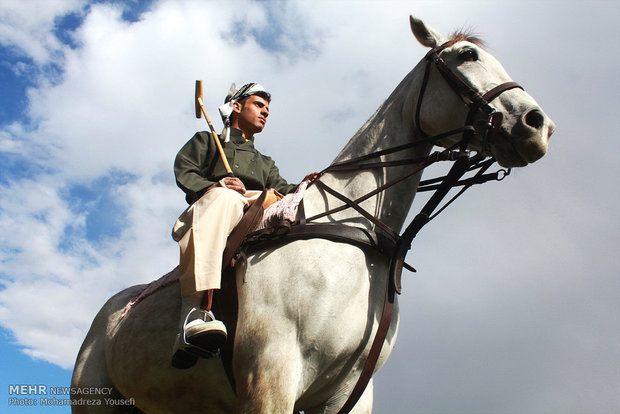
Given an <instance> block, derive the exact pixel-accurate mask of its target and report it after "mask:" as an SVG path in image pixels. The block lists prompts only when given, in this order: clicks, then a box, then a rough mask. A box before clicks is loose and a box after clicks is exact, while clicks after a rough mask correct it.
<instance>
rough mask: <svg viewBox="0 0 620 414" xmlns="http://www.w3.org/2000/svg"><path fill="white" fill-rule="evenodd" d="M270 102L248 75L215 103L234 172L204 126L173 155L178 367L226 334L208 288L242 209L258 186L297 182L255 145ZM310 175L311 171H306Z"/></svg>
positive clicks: (282, 187)
mask: <svg viewBox="0 0 620 414" xmlns="http://www.w3.org/2000/svg"><path fill="white" fill-rule="evenodd" d="M270 102H271V95H270V94H269V93H268V92H267V91H265V89H264V88H263V87H262V86H261V85H260V84H257V83H248V84H246V85H244V86H242V87H241V88H240V89H239V90H236V88H235V87H234V84H233V87H232V88H231V91H230V92H229V94H228V96H227V97H226V99H225V103H224V105H223V106H222V107H220V113H221V114H222V119H223V120H224V124H225V126H226V129H225V132H224V134H223V135H224V137H225V139H224V141H225V142H223V143H222V144H221V146H222V148H223V152H224V154H225V157H226V160H227V162H228V164H229V165H230V166H231V170H232V174H231V173H230V172H228V171H227V170H226V165H225V163H224V161H223V159H222V158H221V157H220V155H219V153H218V148H217V145H216V144H217V143H216V142H215V139H218V138H217V137H214V136H213V134H210V133H209V132H205V131H203V132H198V133H196V134H195V135H194V136H193V137H192V138H191V139H190V140H189V141H188V142H187V143H186V144H185V145H184V146H183V148H181V150H180V151H179V152H178V154H177V156H176V159H175V162H174V173H175V176H176V182H177V185H178V186H179V187H180V188H181V189H182V190H183V191H184V192H185V194H186V197H185V199H186V200H187V202H188V203H189V204H190V207H188V208H187V209H186V210H185V211H184V212H183V214H182V215H181V216H180V217H179V219H178V220H177V222H176V224H175V226H174V229H173V232H172V236H173V238H174V239H175V240H176V241H177V242H178V243H179V246H180V250H181V260H180V273H181V276H180V282H181V297H182V304H181V321H180V333H179V335H178V337H177V341H176V343H175V347H174V350H173V365H174V366H176V367H179V368H181V367H183V368H185V367H187V364H183V363H182V361H191V360H192V359H194V360H195V356H192V355H198V356H203V357H204V356H209V355H212V354H213V353H214V352H216V351H217V350H218V349H219V348H220V347H222V346H223V345H224V343H225V342H226V337H227V332H226V326H225V325H224V323H223V322H221V321H220V320H217V319H216V318H215V316H214V315H213V313H212V312H211V310H210V307H211V298H212V295H213V290H214V289H219V288H220V283H221V272H222V253H223V251H224V248H225V246H226V240H227V238H228V236H229V235H230V233H231V231H232V230H233V228H234V227H235V226H236V225H237V224H238V223H239V221H240V220H241V218H242V217H243V213H244V211H245V210H246V209H247V208H248V207H249V205H250V204H251V203H252V202H253V201H255V200H256V198H257V197H258V194H259V193H260V191H262V190H265V189H274V190H276V192H277V193H281V194H287V193H289V192H291V191H292V190H294V189H295V188H296V187H297V186H296V185H295V184H289V183H288V182H287V181H286V180H285V179H284V178H282V177H281V176H280V173H279V170H278V167H277V166H276V165H275V163H274V161H273V160H272V159H271V158H270V157H268V156H265V155H263V154H261V153H260V152H259V151H258V150H257V149H256V148H255V146H254V135H255V134H258V133H260V132H262V130H263V129H264V128H265V124H266V122H267V117H268V116H269V104H270ZM222 157H223V156H222ZM233 174H234V175H233ZM316 176H317V173H312V174H309V175H308V176H306V179H314V178H316ZM248 190H259V191H248ZM205 295H206V298H207V300H206V301H204V300H203V299H205ZM204 302H206V303H204Z"/></svg>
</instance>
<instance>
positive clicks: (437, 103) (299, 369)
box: [72, 17, 555, 414]
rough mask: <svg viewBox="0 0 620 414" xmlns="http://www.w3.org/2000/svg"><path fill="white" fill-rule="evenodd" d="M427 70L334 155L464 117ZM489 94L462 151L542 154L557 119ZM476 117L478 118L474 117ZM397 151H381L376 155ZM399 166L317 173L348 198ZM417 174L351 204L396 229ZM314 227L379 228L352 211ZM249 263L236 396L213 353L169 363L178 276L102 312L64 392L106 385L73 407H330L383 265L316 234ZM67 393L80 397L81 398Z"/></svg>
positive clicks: (318, 193)
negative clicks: (479, 128)
mask: <svg viewBox="0 0 620 414" xmlns="http://www.w3.org/2000/svg"><path fill="white" fill-rule="evenodd" d="M411 28H412V31H413V33H414V35H415V37H416V38H417V39H418V41H419V42H420V43H421V44H422V45H424V46H426V47H429V48H437V49H436V51H437V53H438V56H440V57H441V58H442V59H443V61H444V62H445V65H446V67H448V68H449V70H450V71H451V72H453V73H454V74H456V75H457V76H458V77H459V78H461V79H463V81H464V83H465V84H466V85H468V86H469V87H471V88H473V89H475V90H476V91H479V92H480V93H481V94H483V93H485V92H487V91H489V90H491V89H493V88H494V87H496V86H497V85H500V84H504V83H506V82H510V80H511V79H510V77H509V76H508V74H507V73H506V71H505V70H504V69H503V68H502V66H501V64H500V63H499V62H498V61H497V60H496V59H495V58H494V57H492V56H491V55H490V54H489V53H487V52H486V51H485V50H484V49H483V48H482V47H481V46H480V42H478V41H476V40H475V39H473V38H471V37H469V38H468V37H466V36H457V37H455V38H454V39H452V41H451V42H448V41H449V40H451V39H448V38H445V37H443V36H441V35H440V34H439V33H437V32H436V31H435V30H433V29H432V28H431V27H429V26H427V25H426V24H425V23H424V22H422V21H421V20H419V19H416V18H414V17H411ZM446 42H448V43H446ZM440 45H442V46H443V47H441V48H439V46H440ZM425 65H426V63H425V62H424V61H422V62H421V63H419V64H418V65H417V66H416V67H415V68H414V69H413V70H412V71H411V72H410V73H409V74H408V75H407V76H406V77H405V79H404V80H403V81H402V82H401V83H400V84H399V85H398V86H397V88H396V89H395V90H394V92H393V93H392V94H391V95H390V96H389V98H388V99H387V100H386V101H385V103H384V104H383V105H381V107H380V108H379V109H378V110H377V112H376V113H375V114H374V115H373V116H372V117H371V118H370V119H369V120H368V121H367V122H366V124H364V126H363V127H362V128H361V129H360V130H359V131H358V132H357V133H356V134H355V136H354V137H353V138H352V139H351V140H350V142H349V143H348V145H347V146H346V147H345V148H344V149H343V150H342V152H341V153H340V154H339V155H338V157H337V158H336V160H335V162H341V161H344V160H349V159H353V158H356V157H359V156H362V155H364V154H372V153H377V152H378V151H382V150H386V149H389V148H394V147H398V146H401V145H404V144H407V143H410V142H413V141H416V140H420V139H422V134H423V133H422V132H421V131H424V133H425V134H427V135H436V134H440V133H442V132H445V131H447V130H451V129H455V128H459V127H462V126H463V125H465V119H466V117H467V113H468V107H467V106H466V105H465V104H464V103H463V100H462V99H461V97H459V95H457V94H456V93H455V92H454V90H453V89H452V88H451V87H450V86H449V84H448V82H447V81H446V79H444V77H443V76H441V74H440V72H439V71H438V69H437V67H435V66H432V65H431V67H430V69H429V71H428V75H427V76H426V81H425V82H424V83H425V86H424V87H423V80H424V78H425V75H424V73H425V67H426V66H425ZM421 88H424V89H425V92H424V93H423V94H421V93H420V89H421ZM491 99H492V101H491V102H490V103H491V106H492V107H493V108H494V109H495V111H496V113H500V114H502V115H503V122H502V123H501V125H499V124H497V125H496V127H497V128H496V131H495V133H494V135H493V137H492V138H488V139H484V142H483V139H482V138H481V137H480V136H478V135H476V136H474V137H473V138H471V140H470V142H469V147H468V149H469V150H474V151H479V152H481V153H486V154H487V155H491V156H493V157H495V159H496V160H497V161H498V162H499V164H500V165H502V166H504V167H515V166H524V165H527V164H528V163H531V162H534V161H536V160H537V159H539V158H540V157H542V156H543V155H544V154H545V152H546V151H547V144H548V139H549V136H550V135H551V134H552V133H553V130H554V129H555V126H554V124H553V122H552V121H551V120H550V119H549V118H548V117H547V116H546V115H545V114H544V112H543V111H542V110H541V109H540V107H539V106H538V105H537V103H536V102H535V101H534V99H533V98H532V97H530V96H529V95H528V94H527V93H525V92H524V91H523V90H521V89H517V88H511V89H509V90H506V91H503V92H502V93H501V95H499V96H496V97H494V98H493V97H492V98H491ZM420 100H421V102H418V101H420ZM416 113H417V115H416ZM482 117H483V114H482V113H476V116H475V117H474V121H477V120H478V119H479V118H482ZM455 142H456V138H455V137H447V138H445V139H443V140H441V141H440V142H439V143H440V145H441V146H444V147H447V146H450V145H452V144H454V143H455ZM432 146H433V145H432V143H427V144H425V145H421V146H417V147H411V148H408V149H406V150H404V151H402V152H401V153H400V154H398V157H402V156H403V155H404V156H407V157H411V158H415V157H420V156H426V155H428V154H429V153H430V152H431V149H432ZM398 157H397V155H396V154H393V153H390V154H385V155H383V156H382V157H381V159H382V161H389V160H393V159H396V158H398ZM409 168H410V167H409V166H403V165H401V166H395V167H389V168H388V167H381V168H376V169H368V170H364V171H363V172H360V171H340V172H327V173H326V174H325V175H324V176H323V177H322V178H321V181H322V182H323V183H325V184H326V185H328V186H329V187H331V188H333V189H335V190H337V191H338V192H339V193H341V194H342V195H344V196H346V197H348V198H349V199H352V200H355V199H358V198H360V197H363V196H364V195H365V194H368V193H369V192H371V191H372V190H373V189H376V188H377V187H379V186H381V185H383V184H384V183H387V182H390V181H391V180H393V179H394V178H395V177H399V176H401V175H402V174H404V173H405V172H406V171H408V170H409ZM420 175H421V173H416V174H413V175H411V176H410V177H409V178H407V179H406V180H403V181H402V182H400V183H398V184H396V185H394V186H391V187H389V188H387V189H386V190H385V191H383V192H380V193H378V194H376V195H374V196H372V197H369V198H367V199H366V200H364V201H363V202H362V203H361V206H362V207H363V208H364V209H365V210H366V211H367V212H369V213H371V214H372V215H373V216H375V217H377V218H378V219H380V220H381V221H382V222H383V223H385V224H386V225H388V226H389V227H391V228H392V229H395V230H397V231H399V230H400V229H401V227H403V224H404V222H405V219H406V216H407V213H408V211H409V208H410V206H411V204H412V202H413V198H414V195H415V192H416V188H417V186H418V184H419V180H420ZM304 205H305V212H306V216H307V217H311V216H313V215H317V214H320V213H321V212H325V211H329V210H330V209H332V208H334V207H337V206H340V205H342V201H340V200H338V199H337V198H336V197H334V196H333V195H332V194H330V193H328V192H326V191H325V188H324V187H320V186H316V185H314V186H311V187H310V188H309V189H308V190H307V192H306V195H305V198H304ZM317 221H323V222H339V223H346V224H349V225H354V226H358V227H359V226H361V227H365V228H368V229H371V230H374V229H375V225H374V224H373V223H371V222H370V221H369V220H367V219H366V218H364V217H363V216H362V215H361V214H360V213H359V212H358V211H356V210H354V209H351V208H349V209H345V210H342V211H338V212H333V213H331V214H328V215H327V216H325V217H322V218H321V219H319V220H317ZM246 263H247V271H246V273H245V275H243V274H241V273H240V272H239V273H238V274H237V280H236V283H237V288H238V298H239V313H238V315H239V317H238V322H237V330H236V339H235V343H234V354H233V355H234V357H233V359H232V371H233V373H234V378H235V381H236V389H235V390H233V387H232V386H231V385H230V382H229V380H228V378H227V374H226V372H225V369H224V368H223V365H222V361H221V360H220V359H219V358H217V357H216V358H212V359H200V360H199V361H198V363H197V364H196V365H195V366H194V367H192V368H190V369H187V370H178V369H175V368H173V367H172V366H171V364H170V359H171V350H172V347H173V343H174V339H175V335H176V333H177V329H178V320H179V309H180V291H179V285H178V283H174V284H171V285H169V286H167V287H165V288H163V289H161V290H159V291H157V292H156V293H154V294H153V295H151V296H149V297H147V298H145V299H144V300H143V301H142V302H140V303H139V304H137V305H136V306H135V307H134V308H133V309H132V310H131V311H130V312H129V313H128V314H127V315H126V316H125V317H124V318H122V317H121V315H122V313H123V309H124V307H125V305H126V304H127V303H128V302H129V300H130V299H131V298H133V297H135V296H136V295H137V294H138V292H139V291H140V290H141V289H142V288H143V287H144V286H134V287H131V288H128V289H126V290H124V291H122V292H120V293H118V294H117V295H116V296H114V297H112V298H111V299H110V300H109V301H108V302H107V303H106V304H105V305H104V306H103V308H102V309H101V311H100V312H99V314H98V315H97V316H96V318H95V320H94V322H93V324H92V327H91V329H90V331H89V333H88V335H87V337H86V339H85V341H84V343H83V345H82V348H81V350H80V353H79V355H78V357H77V361H76V364H75V370H74V373H73V380H72V386H73V387H76V388H81V389H87V390H88V389H90V390H91V392H92V390H104V391H105V390H109V391H110V395H107V394H105V395H97V394H92V393H91V394H87V393H85V394H82V395H80V396H79V397H80V398H82V401H81V403H82V405H79V406H77V405H76V406H74V407H73V412H75V413H123V412H135V410H136V409H135V408H132V407H128V406H121V405H115V404H112V402H119V401H123V400H122V399H123V398H124V399H126V400H127V401H128V402H132V403H134V404H135V407H136V408H137V409H139V410H141V411H143V412H146V413H199V412H202V413H209V414H214V413H232V412H239V413H268V414H272V413H291V412H293V411H295V410H304V412H305V413H308V414H317V413H334V412H338V411H339V410H340V408H341V407H342V406H343V404H344V403H345V401H346V400H347V397H348V395H349V394H350V393H351V390H352V389H353V387H354V385H355V383H356V381H357V379H358V377H359V376H360V372H361V370H362V368H363V366H364V362H365V360H366V356H367V355H368V352H369V349H370V347H371V343H372V341H373V338H374V334H375V332H376V330H377V325H378V324H379V318H380V313H381V308H382V304H383V298H384V295H385V287H386V278H387V277H388V275H387V274H388V266H389V260H388V259H387V258H386V257H385V256H384V255H382V254H380V253H378V252H377V251H375V250H373V249H368V248H364V247H360V246H356V245H353V244H348V243H340V242H335V241H330V240H326V239H323V238H315V239H309V240H297V241H292V242H288V243H285V244H283V245H280V246H279V247H277V248H268V249H267V250H263V251H258V252H256V253H253V254H251V255H249V256H248V257H247V261H246ZM175 271H176V270H173V271H172V272H175ZM393 312H394V317H393V319H392V321H391V325H390V328H389V331H388V333H387V336H386V339H385V342H384V345H383V349H382V351H381V356H380V358H379V361H378V363H377V365H376V369H378V368H379V367H381V365H382V364H383V362H384V361H385V359H386V358H387V357H388V355H389V354H390V351H391V350H392V347H393V345H394V341H395V340H396V332H397V328H398V308H397V303H396V304H395V307H394V311H393ZM372 393H373V391H372V381H371V382H370V383H369V384H368V386H367V387H366V390H365V392H364V393H363V395H362V396H361V398H360V399H359V400H358V401H357V403H356V404H355V406H354V407H353V409H352V411H351V412H355V413H370V412H371V411H372V398H373V396H372ZM74 398H75V399H76V402H78V401H77V399H78V396H75V397H74ZM106 398H108V399H109V400H106ZM87 403H88V404H92V405H88V404H87ZM132 410H134V411H132Z"/></svg>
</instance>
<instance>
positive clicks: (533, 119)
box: [525, 109, 545, 129]
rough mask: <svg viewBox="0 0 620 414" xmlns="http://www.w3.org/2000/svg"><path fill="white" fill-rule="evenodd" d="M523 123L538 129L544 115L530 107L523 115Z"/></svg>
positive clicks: (542, 123) (540, 126)
mask: <svg viewBox="0 0 620 414" xmlns="http://www.w3.org/2000/svg"><path fill="white" fill-rule="evenodd" d="M525 123H526V125H528V126H531V127H532V128H534V129H540V128H542V126H543V125H544V124H545V116H544V115H543V113H542V112H540V111H539V110H538V109H532V110H531V111H530V112H528V113H527V115H525Z"/></svg>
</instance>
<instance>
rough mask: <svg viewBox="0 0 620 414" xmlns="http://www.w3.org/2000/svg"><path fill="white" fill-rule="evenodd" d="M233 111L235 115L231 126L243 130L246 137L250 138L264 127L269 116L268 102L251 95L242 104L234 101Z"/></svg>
mask: <svg viewBox="0 0 620 414" xmlns="http://www.w3.org/2000/svg"><path fill="white" fill-rule="evenodd" d="M233 111H234V112H235V113H236V114H237V116H236V117H235V119H234V121H233V123H232V126H233V127H235V128H238V129H240V130H241V131H243V133H244V135H245V136H246V138H250V137H251V136H252V135H254V134H257V133H259V132H261V131H262V130H263V128H265V124H266V123H267V117H268V116H269V102H267V100H266V99H264V98H261V97H260V96H257V95H251V96H250V97H248V98H247V99H246V100H245V102H244V103H243V104H241V103H239V102H235V103H234V104H233ZM248 135H249V136H248Z"/></svg>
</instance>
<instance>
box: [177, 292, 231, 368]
mask: <svg viewBox="0 0 620 414" xmlns="http://www.w3.org/2000/svg"><path fill="white" fill-rule="evenodd" d="M201 302H202V294H197V295H193V296H191V297H183V298H182V305H181V322H180V326H181V328H180V333H179V334H178V335H177V338H176V341H175V345H174V349H173V356H172V366H174V367H175V368H179V369H187V368H191V367H192V366H194V364H195V363H196V361H197V359H198V357H200V358H211V357H213V356H216V355H217V354H218V352H219V349H220V348H221V347H222V346H224V344H225V343H226V336H227V332H226V326H225V325H224V323H223V322H222V321H219V320H217V319H215V316H214V315H213V312H211V311H207V310H205V309H203V308H202V306H201Z"/></svg>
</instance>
